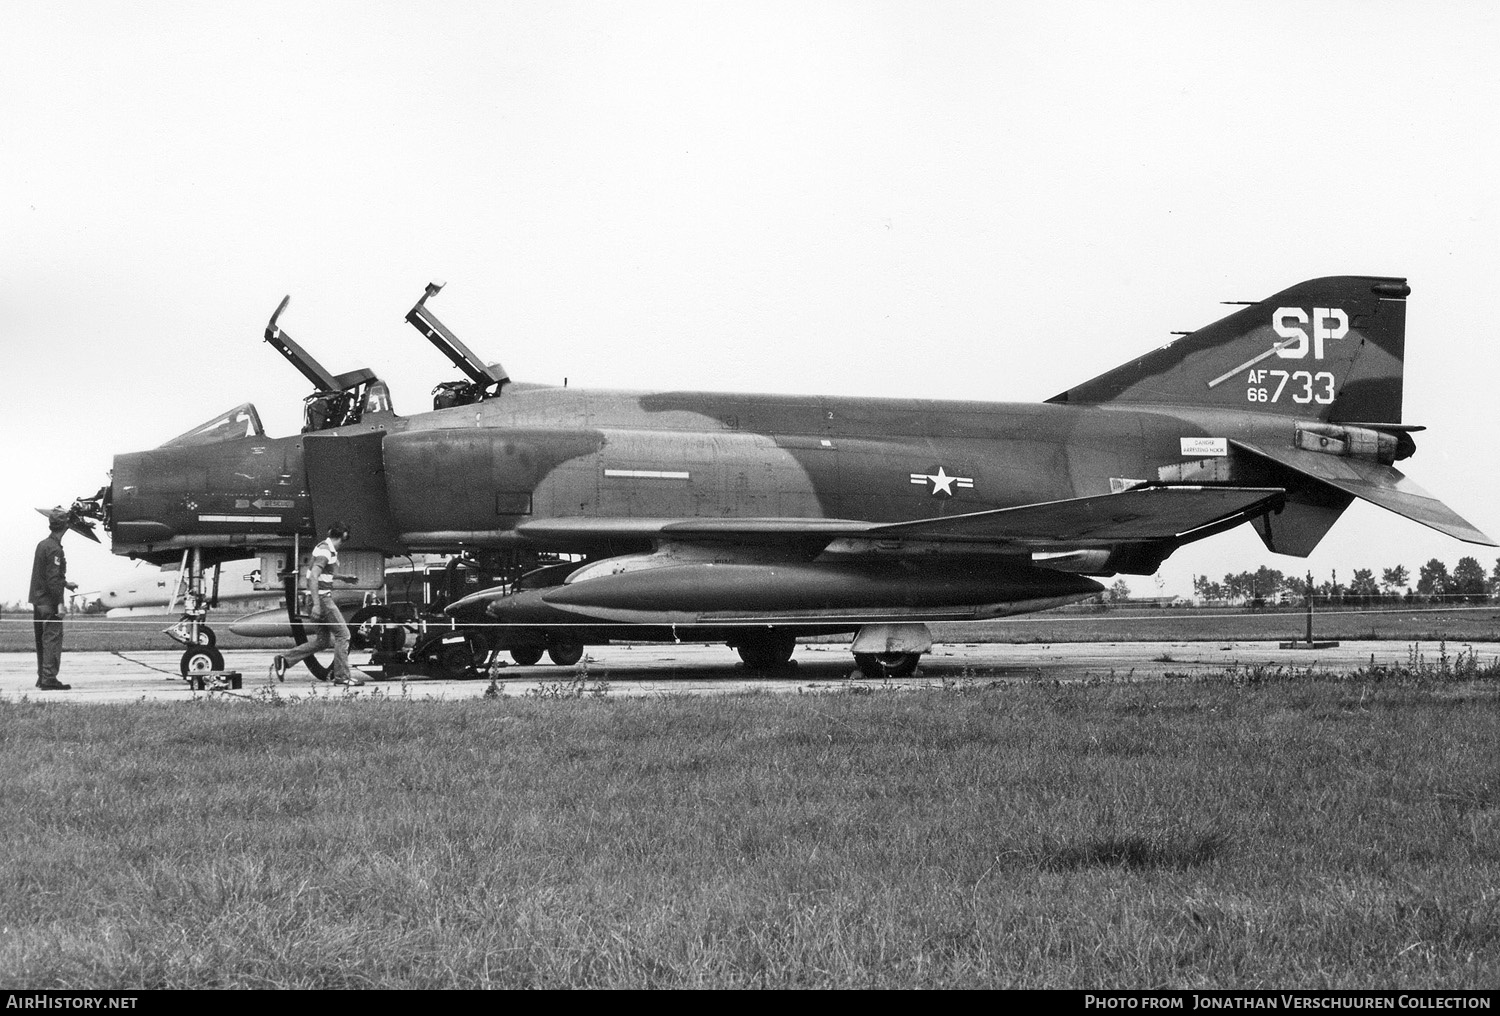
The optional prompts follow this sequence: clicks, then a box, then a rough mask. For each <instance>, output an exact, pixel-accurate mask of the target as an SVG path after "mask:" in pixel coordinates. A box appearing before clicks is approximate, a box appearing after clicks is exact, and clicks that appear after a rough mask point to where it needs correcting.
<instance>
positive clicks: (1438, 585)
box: [1193, 557, 1500, 606]
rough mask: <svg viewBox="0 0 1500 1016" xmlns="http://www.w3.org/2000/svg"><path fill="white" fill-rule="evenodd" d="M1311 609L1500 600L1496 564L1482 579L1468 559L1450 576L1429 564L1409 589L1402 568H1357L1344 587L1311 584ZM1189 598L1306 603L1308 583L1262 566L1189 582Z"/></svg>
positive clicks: (1480, 569) (1499, 563)
mask: <svg viewBox="0 0 1500 1016" xmlns="http://www.w3.org/2000/svg"><path fill="white" fill-rule="evenodd" d="M1310 591H1311V593H1312V596H1313V601H1314V602H1315V603H1336V604H1349V605H1352V606H1369V605H1373V604H1377V603H1393V602H1407V603H1412V602H1428V603H1483V602H1485V601H1486V600H1490V599H1494V598H1500V558H1497V559H1496V561H1495V567H1494V568H1493V569H1491V571H1490V572H1489V573H1488V574H1486V573H1485V570H1484V566H1483V565H1481V564H1480V563H1479V561H1478V560H1477V559H1475V558H1472V557H1463V558H1460V559H1459V561H1458V564H1456V565H1454V566H1453V570H1452V571H1451V572H1450V571H1449V570H1448V566H1447V565H1446V564H1444V563H1443V562H1442V561H1439V560H1438V559H1437V558H1432V559H1431V560H1430V561H1428V562H1427V563H1426V564H1424V565H1422V566H1421V567H1420V568H1419V569H1417V581H1416V584H1415V585H1413V584H1412V581H1411V573H1410V572H1409V571H1407V569H1406V566H1405V565H1400V564H1398V565H1395V566H1394V567H1391V568H1382V569H1380V577H1379V579H1378V580H1377V579H1376V577H1375V569H1373V568H1356V569H1354V574H1353V575H1352V576H1350V577H1349V580H1348V582H1340V581H1339V573H1338V571H1337V570H1336V569H1335V570H1334V572H1333V573H1332V575H1330V576H1329V578H1328V579H1327V580H1326V581H1323V582H1318V581H1316V580H1313V582H1312V583H1311V590H1310ZM1193 593H1194V594H1195V595H1196V596H1197V598H1198V600H1199V602H1200V603H1226V604H1227V603H1248V604H1252V605H1256V606H1260V605H1263V604H1266V603H1275V602H1280V601H1283V600H1287V599H1290V600H1293V601H1295V602H1297V603H1301V602H1304V601H1305V600H1306V599H1307V596H1308V593H1309V582H1308V579H1307V577H1305V576H1302V575H1286V574H1283V573H1282V572H1280V571H1277V570H1276V569H1274V568H1267V567H1265V566H1264V565H1262V566H1261V567H1259V568H1257V569H1256V570H1255V571H1253V572H1250V571H1244V572H1239V573H1238V574H1233V575H1225V576H1224V578H1223V579H1221V580H1219V581H1215V580H1213V579H1211V578H1209V577H1208V576H1207V575H1199V576H1197V577H1196V578H1194V579H1193Z"/></svg>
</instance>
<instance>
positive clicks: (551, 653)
mask: <svg viewBox="0 0 1500 1016" xmlns="http://www.w3.org/2000/svg"><path fill="white" fill-rule="evenodd" d="M547 658H548V659H549V660H551V661H552V662H553V663H555V664H557V665H558V666H559V667H571V666H572V665H573V664H575V663H577V662H578V661H579V660H581V659H583V643H581V642H559V643H558V644H557V645H555V646H553V647H551V648H550V649H548V650H547Z"/></svg>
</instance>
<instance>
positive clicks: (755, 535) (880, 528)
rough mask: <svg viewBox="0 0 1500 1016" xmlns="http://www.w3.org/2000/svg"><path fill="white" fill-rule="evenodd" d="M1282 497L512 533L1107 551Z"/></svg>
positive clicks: (579, 521) (1141, 495)
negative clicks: (904, 518)
mask: <svg viewBox="0 0 1500 1016" xmlns="http://www.w3.org/2000/svg"><path fill="white" fill-rule="evenodd" d="M1284 493H1285V492H1284V491H1283V490H1282V489H1281V488H1279V487H1180V486H1179V487H1172V486H1148V487H1140V488H1136V489H1135V490H1128V491H1123V492H1121V493H1118V494H1101V495H1096V496H1093V497H1078V498H1070V499H1068V500H1065V501H1050V502H1045V503H1041V504H1031V505H1022V506H1021V507H1019V508H1000V509H995V510H993V511H982V512H972V513H969V514H965V515H950V516H945V517H943V518H936V519H921V520H918V521H914V522H898V523H877V522H861V521H857V520H852V519H810V518H748V519H745V518H704V519H683V518H641V519H627V518H584V517H574V518H549V519H536V520H534V521H530V522H525V523H522V524H521V525H520V526H518V527H517V530H518V531H519V532H520V533H521V534H522V535H523V536H526V537H528V538H531V539H535V540H538V541H539V542H544V543H548V544H557V543H582V542H587V541H604V540H630V539H635V540H653V541H656V540H681V541H685V542H694V541H704V542H709V541H716V540H722V541H732V542H734V543H766V544H799V543H800V544H817V545H823V544H827V543H828V542H829V541H831V540H835V539H838V538H840V537H860V536H865V537H873V538H876V539H915V540H930V541H949V540H952V541H960V542H966V543H991V544H996V543H998V544H1011V545H1014V546H1016V547H1018V548H1019V547H1025V548H1028V549H1031V548H1047V547H1056V546H1070V547H1073V546H1079V545H1101V546H1102V545H1106V544H1112V543H1121V542H1150V541H1156V540H1172V539H1175V538H1177V537H1179V536H1182V535H1183V534H1186V533H1190V532H1193V531H1194V530H1198V529H1202V528H1204V527H1205V526H1211V525H1214V524H1216V523H1220V522H1224V521H1226V520H1230V519H1245V518H1249V517H1251V516H1253V515H1256V514H1258V513H1259V512H1261V511H1263V510H1265V509H1267V508H1270V507H1272V506H1273V505H1274V502H1275V501H1276V500H1277V499H1278V498H1280V497H1282V496H1283V494H1284Z"/></svg>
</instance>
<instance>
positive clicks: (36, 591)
mask: <svg viewBox="0 0 1500 1016" xmlns="http://www.w3.org/2000/svg"><path fill="white" fill-rule="evenodd" d="M72 521H73V517H72V516H71V515H70V514H69V513H68V512H66V511H64V510H63V509H61V508H54V509H52V510H51V511H50V512H48V513H47V525H48V527H49V528H50V529H51V530H52V532H51V534H50V535H49V536H48V537H47V538H46V539H45V540H43V541H42V542H41V543H38V544H37V545H36V556H35V557H34V558H33V559H32V562H31V617H32V629H33V631H34V632H35V633H36V686H37V687H38V688H42V689H45V690H47V691H66V690H67V689H69V688H71V687H73V686H72V685H71V684H63V683H62V682H61V681H59V680H58V679H57V671H58V669H59V668H60V667H61V666H62V644H63V630H62V608H63V597H65V596H66V595H67V593H66V590H69V589H77V588H78V586H77V585H75V584H74V583H72V582H69V581H68V559H67V558H66V557H65V556H63V549H62V537H63V533H66V532H67V531H68V525H69V524H70V523H71V522H72Z"/></svg>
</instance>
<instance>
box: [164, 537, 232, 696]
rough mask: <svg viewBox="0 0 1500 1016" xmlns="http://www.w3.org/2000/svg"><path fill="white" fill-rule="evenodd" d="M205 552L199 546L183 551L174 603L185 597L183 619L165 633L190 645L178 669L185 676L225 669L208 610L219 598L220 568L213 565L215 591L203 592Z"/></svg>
mask: <svg viewBox="0 0 1500 1016" xmlns="http://www.w3.org/2000/svg"><path fill="white" fill-rule="evenodd" d="M203 573H204V569H203V551H202V549H201V548H199V547H194V548H192V549H191V550H184V551H183V552H182V564H181V566H180V567H179V568H178V570H177V588H176V589H175V590H174V591H173V593H172V601H173V603H175V602H176V601H177V597H178V596H179V595H180V596H181V597H182V618H181V619H180V620H179V621H178V622H177V623H176V624H175V625H173V626H172V627H170V628H168V629H167V630H166V632H165V634H166V635H167V637H168V638H171V639H174V640H176V641H177V642H180V643H182V644H183V645H185V646H187V647H188V648H187V651H186V652H184V653H183V654H182V660H181V661H180V662H179V664H178V669H179V670H180V671H181V673H182V676H183V677H187V676H188V675H190V674H206V673H208V672H210V671H215V670H223V669H224V654H223V653H221V652H219V651H218V650H217V649H215V648H214V642H215V641H216V640H215V637H214V630H213V629H212V628H210V627H209V626H208V620H207V619H208V608H209V606H210V605H212V604H213V602H214V601H215V600H216V599H218V592H219V566H218V565H214V591H213V594H212V595H209V594H207V593H205V592H204V582H203Z"/></svg>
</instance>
